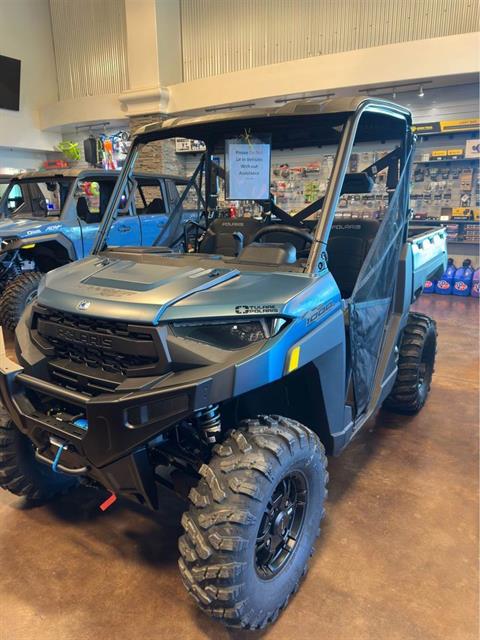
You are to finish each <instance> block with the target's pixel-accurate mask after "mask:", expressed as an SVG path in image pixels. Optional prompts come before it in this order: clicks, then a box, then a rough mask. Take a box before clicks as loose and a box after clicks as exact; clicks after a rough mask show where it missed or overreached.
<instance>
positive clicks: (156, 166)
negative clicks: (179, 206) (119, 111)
mask: <svg viewBox="0 0 480 640" xmlns="http://www.w3.org/2000/svg"><path fill="white" fill-rule="evenodd" d="M164 119H165V118H164V116H162V115H161V114H160V113H152V114H149V115H142V116H131V117H130V118H129V126H130V133H135V131H136V130H137V129H139V128H140V127H143V126H144V125H146V124H151V123H153V122H158V121H161V120H164ZM135 167H136V169H137V170H140V171H153V172H158V173H166V174H174V175H179V176H186V172H187V167H186V159H185V157H184V156H182V155H181V154H179V153H176V152H175V141H174V140H161V141H157V142H153V143H151V144H149V145H147V146H146V147H144V148H143V149H142V151H141V152H140V154H139V156H138V159H137V163H136V165H135Z"/></svg>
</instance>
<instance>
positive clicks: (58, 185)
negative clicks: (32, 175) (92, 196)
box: [2, 177, 74, 218]
mask: <svg viewBox="0 0 480 640" xmlns="http://www.w3.org/2000/svg"><path fill="white" fill-rule="evenodd" d="M73 183H74V179H73V178H61V179H60V178H47V177H45V178H44V179H35V180H12V182H11V183H10V184H9V185H8V187H7V189H6V190H5V193H4V194H3V197H2V209H3V211H4V213H6V214H10V215H12V216H14V217H25V216H27V217H30V216H32V217H35V218H37V217H38V218H45V217H48V216H59V215H60V213H61V211H62V209H63V206H64V204H65V201H66V199H67V196H68V194H69V191H70V189H71V186H72V185H73Z"/></svg>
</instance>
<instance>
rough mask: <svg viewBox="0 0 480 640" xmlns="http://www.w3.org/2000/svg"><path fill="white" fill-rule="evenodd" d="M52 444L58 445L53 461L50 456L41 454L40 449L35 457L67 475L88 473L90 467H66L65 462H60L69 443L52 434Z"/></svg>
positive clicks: (57, 471)
mask: <svg viewBox="0 0 480 640" xmlns="http://www.w3.org/2000/svg"><path fill="white" fill-rule="evenodd" d="M50 444H51V445H53V446H54V447H57V452H56V454H55V457H54V459H53V462H52V460H50V458H47V457H46V456H44V455H43V454H41V453H40V451H38V449H37V450H36V451H35V458H36V459H37V460H39V461H40V462H43V463H44V464H46V465H48V466H49V467H50V468H51V470H52V471H53V472H54V473H65V474H66V475H70V476H81V475H83V474H85V473H87V471H88V467H76V468H71V467H65V466H64V465H63V464H60V458H61V457H62V453H63V452H64V451H66V450H67V449H68V443H66V442H62V441H61V440H58V439H57V438H54V437H53V436H52V437H50Z"/></svg>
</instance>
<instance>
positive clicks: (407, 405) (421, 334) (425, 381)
mask: <svg viewBox="0 0 480 640" xmlns="http://www.w3.org/2000/svg"><path fill="white" fill-rule="evenodd" d="M436 351H437V325H436V323H435V321H434V320H432V318H429V317H428V316H426V315H424V314H423V313H410V314H409V316H408V322H407V324H406V326H405V329H404V330H403V335H402V341H401V344H400V353H399V358H398V373H397V377H396V380H395V384H394V385H393V389H392V391H391V392H390V395H389V396H388V397H387V398H386V400H385V402H384V405H383V406H384V407H385V408H386V409H389V410H390V411H395V412H397V413H407V414H414V413H417V412H418V411H420V409H421V408H422V407H423V405H424V404H425V402H426V401H427V397H428V393H429V391H430V385H431V382H432V375H433V372H434V368H435V354H436Z"/></svg>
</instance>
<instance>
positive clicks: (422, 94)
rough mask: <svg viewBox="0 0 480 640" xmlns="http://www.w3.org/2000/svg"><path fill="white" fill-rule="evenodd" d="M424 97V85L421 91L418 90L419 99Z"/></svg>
mask: <svg viewBox="0 0 480 640" xmlns="http://www.w3.org/2000/svg"><path fill="white" fill-rule="evenodd" d="M424 95H425V93H424V91H423V87H422V85H420V89H419V90H418V93H417V96H418V97H419V98H423V96H424Z"/></svg>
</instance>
